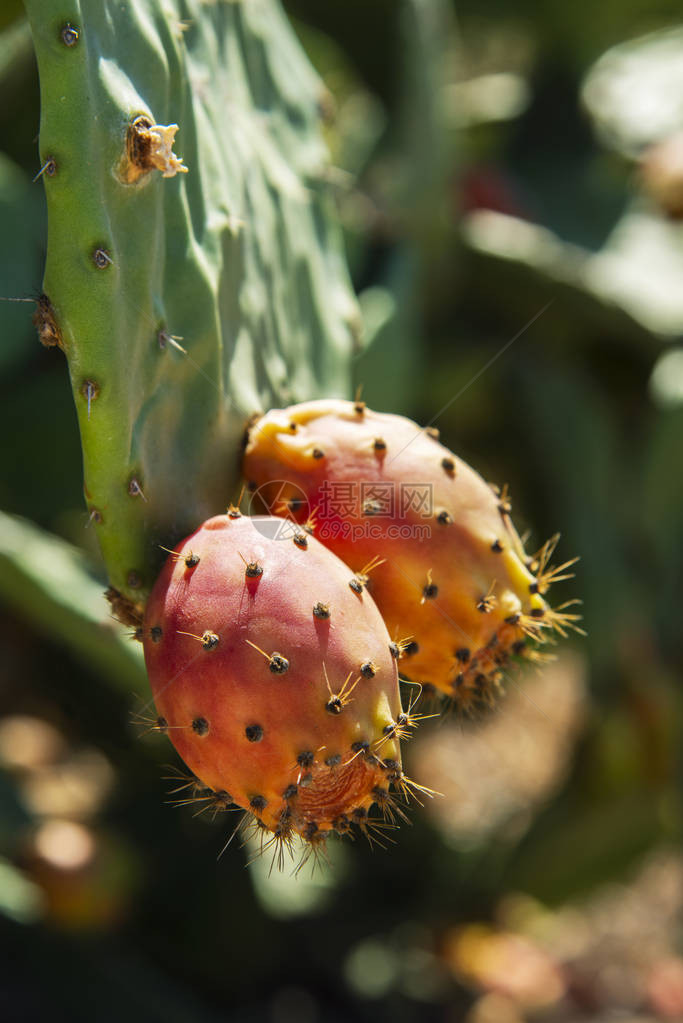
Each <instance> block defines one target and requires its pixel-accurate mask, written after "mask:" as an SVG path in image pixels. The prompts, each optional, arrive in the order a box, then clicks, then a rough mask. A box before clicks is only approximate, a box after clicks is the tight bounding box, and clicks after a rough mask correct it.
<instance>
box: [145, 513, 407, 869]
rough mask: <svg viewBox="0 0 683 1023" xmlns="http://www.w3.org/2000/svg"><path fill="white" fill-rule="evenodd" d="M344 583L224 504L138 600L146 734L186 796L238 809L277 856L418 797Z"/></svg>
mask: <svg viewBox="0 0 683 1023" xmlns="http://www.w3.org/2000/svg"><path fill="white" fill-rule="evenodd" d="M348 578H349V571H348V569H347V567H346V566H345V565H344V564H343V563H342V562H341V561H340V560H339V559H338V558H337V557H335V556H334V555H333V554H332V553H331V552H330V551H328V550H327V549H326V548H325V547H324V546H323V545H322V544H320V543H319V542H318V541H317V540H315V539H314V538H313V537H312V536H310V535H309V534H307V533H305V532H303V531H301V530H300V529H299V528H298V527H293V525H292V523H289V522H286V521H285V520H283V519H280V518H270V517H262V518H249V517H246V516H241V515H240V513H239V512H238V511H237V510H236V509H234V508H232V509H230V511H229V512H228V514H227V515H219V516H216V517H214V518H211V519H209V520H208V521H206V522H205V523H204V524H203V525H202V526H200V528H199V529H197V530H196V531H195V532H194V533H193V534H192V535H191V536H189V537H188V538H187V539H186V540H184V541H183V542H182V543H181V544H179V545H178V546H177V547H176V549H175V551H174V552H172V553H171V555H170V557H169V558H168V560H167V562H166V565H165V567H164V568H163V570H162V572H161V575H160V576H159V578H158V580H157V582H156V584H155V586H154V589H153V591H152V594H151V596H150V599H149V601H148V604H147V608H146V613H145V620H144V625H143V644H144V651H145V660H146V664H147V669H148V672H149V677H150V681H151V685H152V692H153V695H154V700H155V704H156V710H157V713H158V715H159V717H158V720H157V728H158V729H159V730H161V731H163V732H165V733H167V734H168V736H169V738H170V739H171V741H172V743H173V745H174V746H175V748H176V750H177V751H178V753H179V754H180V756H181V757H182V759H183V761H184V762H185V764H186V765H187V766H188V767H189V768H190V770H191V771H192V773H193V778H191V779H190V780H189V782H188V785H189V787H190V788H192V789H193V792H192V793H191V794H190V797H189V798H190V799H193V798H196V799H197V800H198V801H199V802H200V804H203V805H206V806H212V807H214V808H217V809H220V808H227V807H228V806H229V805H230V804H231V803H234V804H236V805H237V806H238V807H241V808H243V809H244V810H246V811H248V814H249V815H250V817H253V819H254V820H255V821H256V823H257V824H258V825H259V826H261V827H262V828H263V829H265V830H266V831H268V832H270V833H271V840H272V841H273V842H274V843H275V844H276V846H279V848H280V849H282V847H283V846H284V847H287V846H288V845H289V844H290V842H291V838H292V836H293V835H294V834H298V835H300V836H301V837H302V838H303V839H304V840H307V841H308V842H309V843H310V844H311V846H317V845H319V844H320V843H321V842H324V840H325V838H326V837H327V836H328V835H329V833H330V832H331V831H337V832H340V833H344V832H346V831H348V830H350V827H351V825H352V824H354V823H355V824H358V825H359V826H360V827H361V829H362V830H363V831H364V832H365V833H366V834H368V833H369V832H371V831H372V830H373V829H376V828H378V827H382V826H384V822H383V821H381V820H379V821H378V820H374V819H373V818H371V817H370V816H369V814H368V811H369V810H370V807H371V806H372V804H377V806H378V807H379V809H380V810H381V811H383V815H384V816H387V817H389V818H390V819H391V817H392V814H394V813H396V812H397V807H396V794H398V795H399V796H400V795H403V796H406V795H408V794H409V793H410V791H411V789H415V788H417V787H416V786H415V785H414V783H413V782H411V781H409V780H408V779H407V778H406V777H405V775H404V774H403V771H402V769H401V753H400V739H401V738H404V737H406V735H407V733H408V732H409V730H410V728H411V727H412V725H413V724H414V723H415V720H416V718H415V716H414V715H411V713H410V711H409V712H408V713H407V714H406V713H404V712H403V710H402V708H401V701H400V694H399V688H398V668H397V663H396V658H395V656H394V655H393V653H392V644H391V640H390V637H389V635H388V633H387V631H386V628H385V626H384V623H383V621H382V618H381V616H380V613H379V611H378V610H377V607H376V606H375V604H374V601H373V600H372V598H371V597H370V596H369V595H368V594H367V593H362V594H360V595H356V594H355V593H353V592H352V591H351V590H350V589H349V586H348ZM392 787H393V788H394V789H395V790H396V792H394V793H392V792H391V791H390V790H391V789H392ZM399 812H400V811H399ZM309 851H310V850H309Z"/></svg>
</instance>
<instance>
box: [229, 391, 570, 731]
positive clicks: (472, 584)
mask: <svg viewBox="0 0 683 1023" xmlns="http://www.w3.org/2000/svg"><path fill="white" fill-rule="evenodd" d="M244 472H245V475H246V478H247V480H248V481H249V486H250V488H251V489H252V490H254V489H255V488H257V489H258V495H259V496H260V497H262V498H263V499H264V501H265V503H266V505H268V506H269V507H270V508H271V509H272V510H273V511H274V512H276V513H277V514H281V515H290V516H291V518H293V519H295V520H298V521H301V520H302V518H303V517H304V516H311V518H312V520H313V522H314V523H315V528H316V533H315V535H316V536H317V537H318V538H319V539H320V540H321V542H322V543H324V544H325V545H326V546H327V547H329V548H330V550H332V551H334V552H335V554H337V555H338V556H339V557H341V558H342V559H343V560H344V561H345V562H346V563H347V564H348V565H349V566H350V570H351V571H350V575H349V580H348V583H349V586H350V587H351V589H353V590H355V591H356V592H358V593H360V592H362V591H363V590H364V588H365V587H366V586H369V587H370V588H371V591H372V595H373V597H374V598H375V601H376V602H377V605H378V607H379V609H380V611H381V612H382V615H383V616H384V619H385V621H386V623H387V625H388V627H389V629H390V630H392V631H394V630H395V631H394V636H395V640H396V642H397V644H398V649H399V651H400V653H401V655H402V656H404V657H406V658H408V660H407V667H406V673H407V674H408V676H409V677H410V678H411V679H413V680H414V681H419V682H420V683H422V684H423V686H433V687H435V688H436V689H437V690H440V691H441V692H444V693H446V694H447V695H448V696H449V697H451V698H452V700H453V702H454V704H455V705H456V706H457V707H459V708H462V709H463V710H466V711H467V710H471V709H474V708H476V707H478V706H481V705H484V704H490V703H491V702H492V701H493V700H494V698H495V697H496V695H497V694H498V692H499V691H500V689H501V684H502V681H503V678H504V672H505V668H506V666H507V665H508V662H509V661H510V658H511V657H515V656H527V657H538V656H539V655H538V653H537V651H536V650H535V645H536V644H535V643H534V642H533V641H540V642H543V641H544V640H545V639H546V638H549V636H550V635H551V634H552V633H553V632H554V631H557V632H559V633H560V634H563V635H564V634H565V633H566V630H567V628H576V621H577V619H578V616H576V615H574V614H572V613H570V612H568V611H567V610H566V605H565V606H563V607H561V608H558V609H555V610H553V609H552V608H551V607H550V606H549V605H548V603H547V602H546V600H545V594H546V592H547V590H548V587H549V586H550V584H551V583H552V582H553V581H556V580H557V579H558V578H567V572H566V569H568V568H569V567H570V565H571V564H572V562H568V563H567V564H565V565H562V566H560V567H559V568H557V569H552V568H550V567H549V565H548V561H549V558H550V556H551V554H552V550H553V546H554V544H553V542H552V541H551V542H549V543H548V544H546V545H545V546H544V548H543V549H542V550H541V552H539V554H538V555H537V556H536V557H531V558H530V557H528V556H527V555H526V553H525V551H524V547H523V544H522V541H521V540H520V538H519V536H518V534H517V532H516V530H515V528H514V526H513V524H512V521H511V518H510V503H509V499H508V496H507V492H506V491H505V490H504V491H503V492H500V491H497V490H494V489H493V488H492V487H491V486H490V485H489V484H487V483H486V482H485V481H484V480H483V479H482V478H481V476H479V475H478V474H477V473H476V472H474V470H473V469H471V468H470V467H469V466H468V465H467V464H466V463H465V462H463V461H462V460H461V459H459V458H457V457H456V456H455V455H454V454H453V453H452V452H451V451H449V450H448V449H447V448H445V447H444V446H443V445H442V444H440V443H439V439H438V431H436V430H434V429H431V428H428V429H426V430H422V429H420V428H419V427H418V426H417V425H416V424H415V423H413V422H411V421H410V420H408V419H404V418H403V417H400V416H396V415H388V414H384V413H377V412H373V411H371V410H370V409H368V408H367V407H366V406H365V405H364V403H363V402H360V401H357V402H350V401H341V400H323V401H312V402H308V403H306V404H303V405H296V406H293V407H291V408H287V409H284V410H277V409H276V410H273V411H271V412H268V413H267V414H266V415H265V416H263V417H262V418H260V419H258V420H257V421H256V422H254V423H252V425H251V426H250V427H249V429H248V436H247V442H246V451H245V458H244ZM304 495H305V500H304ZM370 573H371V574H370ZM530 641H531V642H530Z"/></svg>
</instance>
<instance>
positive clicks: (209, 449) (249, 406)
mask: <svg viewBox="0 0 683 1023" xmlns="http://www.w3.org/2000/svg"><path fill="white" fill-rule="evenodd" d="M26 9H27V12H28V16H29V20H30V25H31V30H32V34H33V39H34V44H35V50H36V55H37V59H38V67H39V73H40V83H41V100H42V113H41V124H40V168H41V171H40V173H41V176H42V180H43V182H44V185H45V190H46V193H47V201H48V218H49V229H48V246H47V266H46V270H45V278H44V295H43V296H42V297H41V299H40V300H39V302H38V308H37V312H36V323H37V326H38V330H39V335H40V338H41V340H42V341H43V342H44V343H45V344H49V345H57V346H59V347H61V348H62V349H63V351H64V352H65V354H66V356H67V359H68V363H69V372H70V375H71V383H72V388H73V394H74V399H75V402H76V407H77V412H78V418H79V423H80V430H81V438H82V444H83V453H84V476H85V495H86V500H87V505H88V509H89V511H90V516H91V520H92V522H93V523H94V524H95V528H96V529H97V531H98V534H99V539H100V543H101V547H102V551H103V554H104V558H105V562H106V565H107V568H108V571H109V574H110V579H111V583H112V585H113V587H114V588H115V589H116V590H117V591H119V593H120V594H121V595H122V596H123V597H124V598H126V599H127V600H128V601H132V602H133V603H134V604H137V605H139V606H141V605H142V603H143V602H144V598H145V596H146V594H147V592H148V591H149V588H150V587H151V584H152V582H153V579H154V575H155V574H156V570H157V568H158V563H159V562H158V557H159V555H158V550H157V544H158V543H160V542H163V543H165V544H169V543H170V542H172V541H175V540H177V539H178V538H179V537H180V536H182V535H184V534H185V533H187V532H189V530H190V529H192V528H194V527H195V526H196V524H197V522H200V521H202V520H203V519H204V518H206V517H207V515H208V514H211V513H214V512H216V511H218V510H220V509H221V508H224V507H225V506H226V505H227V503H228V501H229V500H230V499H231V498H232V497H234V486H235V484H236V480H237V466H236V464H233V461H232V459H231V453H234V455H233V457H234V458H235V459H236V452H237V450H238V439H239V436H240V434H241V432H242V429H243V423H244V419H245V417H246V416H247V415H248V414H249V413H250V412H251V411H253V409H254V408H259V407H265V408H267V407H269V406H270V405H272V404H274V403H275V402H277V401H279V400H281V399H282V398H283V397H284V398H288V397H290V396H292V397H293V396H298V397H305V396H310V395H311V394H316V393H317V394H326V393H339V392H340V391H341V392H343V391H344V390H346V389H347V370H348V362H349V352H350V347H351V337H350V334H351V329H352V326H353V324H354V318H355V304H354V299H353V297H352V293H351V290H350V286H349V282H348V278H347V272H346V268H345V264H344V260H343V257H342V255H341V249H340V242H339V237H338V233H337V231H336V229H334V227H333V226H331V220H328V212H329V202H330V199H329V196H328V186H327V183H326V153H325V151H324V148H323V145H322V142H321V136H320V132H319V130H318V124H317V122H318V119H319V107H320V101H321V99H322V89H321V85H320V82H319V81H318V79H317V78H316V76H315V74H314V73H313V72H312V70H311V68H310V67H309V65H308V63H307V61H306V58H305V57H304V56H303V54H302V52H301V51H300V49H299V47H298V44H297V42H296V40H295V38H294V36H293V33H292V31H291V29H290V27H289V25H288V23H287V21H286V19H285V17H284V15H283V13H282V11H281V9H280V7H279V4H278V3H277V0H248V2H244V3H240V2H231V3H226V2H215V3H208V2H203V0H130V2H127V3H125V4H122V3H119V2H118V0H116V2H115V0H88V2H87V3H85V2H80V0H26Z"/></svg>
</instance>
